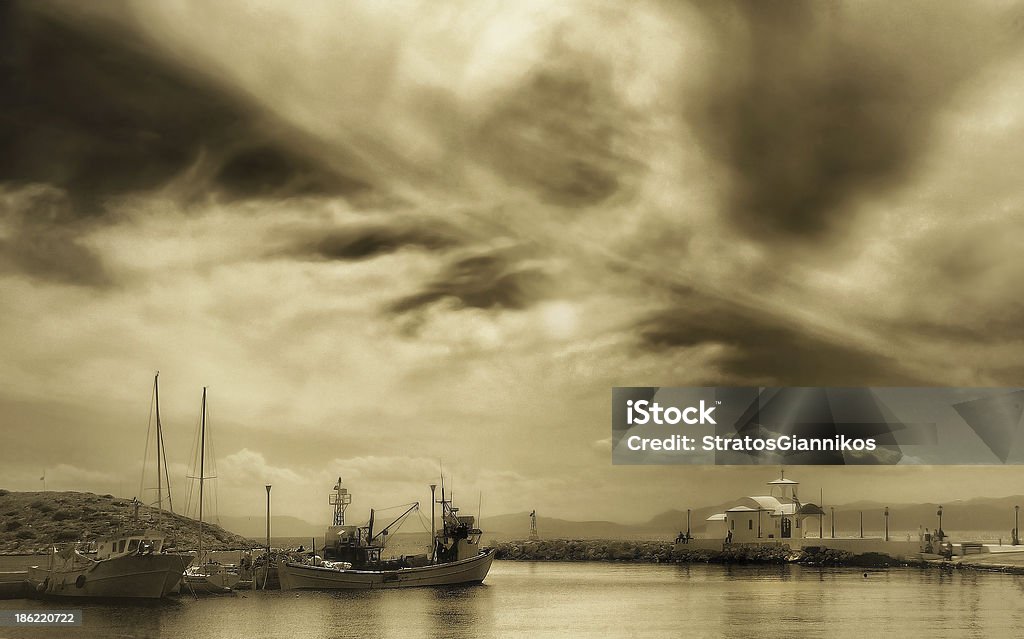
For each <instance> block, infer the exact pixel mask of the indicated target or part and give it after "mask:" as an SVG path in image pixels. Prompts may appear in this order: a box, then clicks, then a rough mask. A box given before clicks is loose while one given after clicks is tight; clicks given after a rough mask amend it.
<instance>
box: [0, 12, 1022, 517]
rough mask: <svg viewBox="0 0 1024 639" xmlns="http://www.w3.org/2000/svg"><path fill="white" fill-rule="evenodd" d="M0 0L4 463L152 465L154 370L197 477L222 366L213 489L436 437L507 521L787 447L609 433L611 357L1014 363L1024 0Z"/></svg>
mask: <svg viewBox="0 0 1024 639" xmlns="http://www.w3.org/2000/svg"><path fill="white" fill-rule="evenodd" d="M0 13H2V15H0V25H2V26H0V64H2V67H3V69H2V74H0V83H2V84H0V96H2V97H0V300H2V303H0V354H2V356H0V424H2V440H0V486H2V487H4V488H8V489H16V490H37V489H40V488H41V485H42V482H40V481H39V477H40V476H41V475H42V473H43V471H44V469H45V472H46V478H47V480H46V482H47V488H48V489H52V490H72V489H75V490H91V491H96V492H115V493H118V494H122V495H126V496H131V495H135V494H137V492H138V486H139V483H140V473H141V470H142V459H143V449H144V446H145V441H146V430H147V417H148V414H149V408H150V398H151V389H152V376H153V374H154V373H155V371H157V370H159V371H161V376H160V379H161V406H162V413H163V421H164V424H165V428H166V434H165V437H166V441H167V448H168V454H169V456H170V460H171V468H170V474H171V476H172V482H173V484H174V488H175V491H176V495H175V498H176V502H179V503H180V502H181V501H183V499H184V492H185V485H186V479H185V477H186V475H187V474H188V473H189V472H190V471H189V467H190V450H191V446H192V445H193V442H194V439H195V433H196V426H197V422H198V416H199V410H200V409H199V406H200V397H201V393H202V387H203V386H207V387H209V393H210V424H211V429H212V435H211V439H212V442H213V448H214V451H215V455H214V457H215V459H216V466H217V474H218V480H217V493H218V507H219V510H220V511H221V512H222V513H224V514H258V513H260V512H262V508H263V500H264V490H263V485H264V484H265V483H272V484H273V485H274V495H275V512H276V513H278V514H290V515H295V516H299V517H304V518H306V519H308V520H311V521H325V520H326V519H327V516H328V512H329V507H328V506H327V503H326V494H327V492H329V490H330V488H331V486H332V485H333V481H334V478H336V477H337V476H338V475H341V476H343V477H344V478H345V480H346V482H347V485H348V486H349V488H350V489H351V490H353V492H355V493H356V499H355V503H354V504H353V509H355V510H356V511H359V512H360V513H361V512H364V511H365V510H366V509H368V508H369V507H371V506H389V505H393V504H398V503H404V502H409V501H413V500H416V499H419V500H421V501H424V502H426V500H427V498H428V497H429V492H428V489H427V488H426V485H427V484H429V483H430V482H432V481H436V477H437V473H438V464H439V463H443V465H444V468H445V471H446V477H447V479H446V481H450V482H451V483H452V484H453V485H454V490H455V493H456V500H457V501H458V500H459V498H460V496H461V497H462V498H463V503H462V505H463V506H464V507H466V508H467V509H469V510H475V507H476V501H477V499H478V497H479V495H480V494H481V493H482V495H483V497H482V498H483V503H484V516H485V517H486V515H487V513H488V512H489V513H490V514H497V513H502V512H518V511H523V510H530V509H537V510H538V511H543V512H545V513H546V514H550V515H553V516H564V517H568V518H576V519H615V520H620V521H639V520H644V519H647V518H648V517H650V516H652V515H654V514H656V513H658V512H660V511H664V510H666V509H668V508H686V507H688V506H691V505H692V506H702V505H706V504H713V503H717V502H721V501H725V500H728V499H731V498H734V497H737V496H740V495H743V494H748V493H750V492H755V491H756V490H757V487H758V486H759V485H760V484H761V482H762V481H767V480H768V479H771V478H772V475H774V474H775V472H776V469H771V468H752V469H751V468H743V469H730V468H704V467H700V468H686V467H678V466H675V467H614V466H612V465H611V458H610V425H611V424H610V400H611V397H610V388H611V387H612V386H687V385H715V384H720V385H821V386H824V385H909V386H915V385H917V386H932V385H937V386H946V385H955V386H972V385H985V386H1020V385H1022V384H1024V341H1022V329H1021V327H1022V326H1024V299H1022V297H1021V291H1022V284H1021V282H1022V281H1024V257H1022V256H1024V183H1022V180H1021V175H1022V169H1024V143H1022V142H1024V38H1022V35H1024V4H1021V3H1019V2H1017V3H1014V2H1002V1H991V2H981V3H971V4H970V5H969V6H968V5H965V4H962V3H956V2H951V1H949V2H946V1H943V2H933V1H927V2H926V1H916V2H901V3H898V4H897V5H896V6H893V5H892V4H891V3H888V2H880V1H865V2H828V3H826V2H807V3H799V2H789V3H778V4H776V3H761V2H725V3H711V2H692V3H687V2H643V1H641V2H630V3H621V2H600V1H598V0H586V1H579V2H572V1H567V2H561V3H551V2H546V1H530V0H524V1H521V2H497V1H494V2H486V1H484V2H481V1H472V2H469V1H467V2H458V1H451V2H442V3H438V2H413V1H409V2H394V3H372V2H366V3H337V2H333V1H328V0H317V1H310V2H303V3H298V4H289V3H285V2H253V1H249V2H232V1H225V2H218V3H204V2H159V3H157V2H137V3H132V2H109V1H108V2H97V3H76V2H43V3H31V4H30V3H4V4H2V5H0ZM1018 445H1024V444H1021V443H1018ZM151 463H152V462H150V464H151ZM787 476H793V477H794V478H795V479H799V480H802V481H803V482H804V484H805V485H806V486H807V488H806V490H809V491H811V492H812V493H814V494H817V492H818V488H822V489H823V490H824V492H825V497H826V501H831V502H832V503H837V502H841V501H855V500H859V499H873V500H885V501H890V502H893V503H896V502H907V501H918V500H929V501H949V500H951V499H956V498H964V497H971V496H975V495H990V496H1001V495H1008V494H1024V469H1021V468H1013V467H1011V468H993V467H985V468H968V467H946V468H920V467H897V468H850V469H835V468H827V469H822V468H801V469H793V471H792V473H787ZM149 484H152V481H148V482H147V485H149ZM151 496H152V495H151V493H150V494H149V497H147V499H150V498H151Z"/></svg>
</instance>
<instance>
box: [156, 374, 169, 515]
mask: <svg viewBox="0 0 1024 639" xmlns="http://www.w3.org/2000/svg"><path fill="white" fill-rule="evenodd" d="M153 392H154V393H155V394H156V493H157V502H158V505H159V508H160V510H163V508H164V502H163V487H162V484H161V478H160V470H161V469H160V466H161V464H160V458H161V456H162V457H163V473H164V476H163V485H166V486H167V509H168V510H170V511H171V512H172V513H173V512H174V501H172V500H171V478H170V475H169V474H168V473H167V447H166V446H164V427H163V422H161V421H160V371H157V372H156V377H155V378H154V379H153Z"/></svg>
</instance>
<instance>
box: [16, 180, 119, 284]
mask: <svg viewBox="0 0 1024 639" xmlns="http://www.w3.org/2000/svg"><path fill="white" fill-rule="evenodd" d="M88 224H89V221H87V220H85V221H83V220H78V219H75V218H74V215H73V214H72V212H71V203H70V201H69V198H68V197H67V194H66V193H65V192H64V191H61V190H59V189H55V188H53V187H46V186H39V185H36V186H34V187H28V188H25V189H22V190H20V191H17V192H7V191H4V190H2V189H0V225H2V227H3V228H4V230H5V231H6V235H7V237H5V238H2V239H0V273H23V274H26V275H29V276H31V277H33V278H38V279H43V280H51V281H56V282H60V283H64V284H74V285H79V286H95V287H101V286H106V285H109V284H110V283H111V279H110V277H109V275H108V273H107V272H106V270H105V268H104V266H103V262H102V260H101V259H100V258H99V256H97V255H96V254H94V253H93V252H92V251H90V250H89V249H88V248H86V247H85V246H82V245H81V244H79V243H78V240H77V236H78V234H79V233H80V232H81V230H82V228H83V227H84V226H87V225H88Z"/></svg>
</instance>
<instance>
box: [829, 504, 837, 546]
mask: <svg viewBox="0 0 1024 639" xmlns="http://www.w3.org/2000/svg"><path fill="white" fill-rule="evenodd" d="M829 509H830V510H831V511H832V539H835V538H836V507H835V506H829Z"/></svg>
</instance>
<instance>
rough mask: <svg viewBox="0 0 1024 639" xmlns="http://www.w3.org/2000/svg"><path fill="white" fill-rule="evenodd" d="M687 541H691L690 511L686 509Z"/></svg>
mask: <svg viewBox="0 0 1024 639" xmlns="http://www.w3.org/2000/svg"><path fill="white" fill-rule="evenodd" d="M686 541H690V509H689V508H687V509H686Z"/></svg>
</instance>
